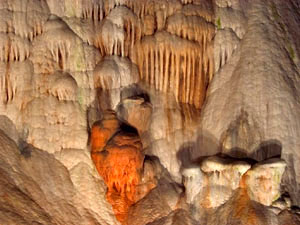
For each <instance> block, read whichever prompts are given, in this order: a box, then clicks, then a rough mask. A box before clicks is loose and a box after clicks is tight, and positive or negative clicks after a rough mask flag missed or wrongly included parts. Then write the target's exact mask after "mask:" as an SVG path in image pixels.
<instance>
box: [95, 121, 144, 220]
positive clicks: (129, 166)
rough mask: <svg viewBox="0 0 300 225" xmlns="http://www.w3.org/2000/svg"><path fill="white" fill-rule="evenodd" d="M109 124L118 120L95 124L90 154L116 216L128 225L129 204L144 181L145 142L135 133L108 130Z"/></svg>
mask: <svg viewBox="0 0 300 225" xmlns="http://www.w3.org/2000/svg"><path fill="white" fill-rule="evenodd" d="M108 124H114V125H115V124H116V123H115V122H113V123H112V121H102V122H101V123H98V124H95V125H94V126H93V129H92V154H91V156H92V159H93V162H94V164H95V166H96V168H97V170H98V173H99V174H100V175H101V176H102V177H103V179H104V181H105V183H106V185H107V188H108V190H107V193H106V198H107V200H108V202H109V203H110V204H111V205H112V207H113V210H114V212H115V215H116V217H117V219H118V220H119V221H120V222H121V223H122V224H126V219H127V213H128V210H129V207H130V206H131V205H132V204H134V203H135V202H136V200H137V197H136V196H137V195H136V187H137V185H139V183H140V180H141V178H140V176H141V170H142V168H143V161H144V155H143V153H142V143H141V141H140V138H139V136H138V135H137V134H136V133H129V132H124V131H118V130H119V128H118V127H117V129H116V127H114V128H113V129H111V130H109V129H108V128H107V127H106V126H107V125H108ZM99 125H101V126H102V127H100V126H99ZM112 130H115V133H113V132H111V131H112ZM94 132H95V133H94ZM98 139H100V140H98ZM107 141H108V142H107Z"/></svg>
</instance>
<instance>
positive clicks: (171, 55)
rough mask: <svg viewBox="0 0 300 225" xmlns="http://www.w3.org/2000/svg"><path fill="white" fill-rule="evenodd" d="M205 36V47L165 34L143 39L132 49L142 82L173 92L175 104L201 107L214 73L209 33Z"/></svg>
mask: <svg viewBox="0 0 300 225" xmlns="http://www.w3.org/2000/svg"><path fill="white" fill-rule="evenodd" d="M210 32H212V31H210ZM204 34H206V35H207V36H209V38H207V41H204V39H205V38H206V37H205V38H203V42H204V43H205V45H203V44H204V43H201V44H200V43H197V42H193V41H188V40H185V39H182V38H179V37H177V36H176V35H172V34H169V33H168V32H165V31H162V32H157V33H156V34H155V35H154V36H151V37H145V38H143V39H142V40H141V41H140V42H139V43H137V45H136V47H135V49H136V53H135V57H134V61H135V63H137V64H138V65H139V68H140V73H141V75H140V76H141V80H144V81H145V82H146V83H148V84H149V85H151V86H153V87H154V88H155V89H156V90H159V91H163V92H169V91H171V92H173V94H174V97H175V98H176V100H177V101H178V102H182V103H188V104H192V105H194V106H196V107H197V108H200V107H201V105H202V103H203V101H204V97H205V92H206V87H207V84H208V82H209V81H210V79H211V77H212V74H213V51H212V50H211V47H210V45H209V44H210V43H211V36H212V34H211V33H209V32H208V33H204ZM204 34H203V36H205V35H204ZM141 55H144V57H140V56H141ZM149 78H150V79H149Z"/></svg>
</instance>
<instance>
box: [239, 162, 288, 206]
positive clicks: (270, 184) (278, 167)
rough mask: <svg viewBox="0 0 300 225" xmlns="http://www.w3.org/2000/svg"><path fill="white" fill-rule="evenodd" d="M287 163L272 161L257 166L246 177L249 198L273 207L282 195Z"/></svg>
mask: <svg viewBox="0 0 300 225" xmlns="http://www.w3.org/2000/svg"><path fill="white" fill-rule="evenodd" d="M285 167H286V163H285V162H284V161H283V160H280V159H271V160H267V161H264V162H262V163H259V164H257V165H255V166H254V167H253V168H251V170H249V171H248V172H247V173H246V174H245V175H244V176H245V183H246V185H247V191H248V194H249V197H250V198H251V199H252V200H255V201H257V202H260V203H261V204H264V205H268V206H269V205H271V204H272V202H274V201H275V200H277V199H278V198H279V197H280V195H281V193H280V184H281V179H282V175H283V173H284V171H285Z"/></svg>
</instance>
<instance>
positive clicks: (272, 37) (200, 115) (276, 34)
mask: <svg viewBox="0 0 300 225" xmlns="http://www.w3.org/2000/svg"><path fill="white" fill-rule="evenodd" d="M299 9H300V5H299V3H298V1H297V0H288V1H284V2H283V1H280V0H267V1H259V0H253V1H252V0H251V1H250V0H181V1H180V0H169V1H167V0H162V1H161V0H140V1H135V0H75V1H74V0H63V1H61V0H40V1H38V0H25V1H24V0H13V1H11V0H2V1H0V114H1V118H0V122H1V123H0V129H1V130H2V131H3V132H4V133H5V135H8V136H9V137H10V138H11V139H12V140H13V141H14V142H15V143H16V146H17V148H19V151H20V154H21V155H22V156H21V160H29V161H33V162H35V161H38V160H40V159H35V158H34V157H31V156H29V157H28V158H26V159H23V158H22V157H25V156H23V155H26V154H27V149H32V150H30V151H38V152H39V151H41V152H42V153H39V154H42V155H45V156H41V157H42V158H43V157H45V160H48V157H50V158H51V157H53V159H52V158H51V160H52V161H53V163H54V164H55V168H56V167H57V168H58V169H57V170H59V171H60V170H66V171H65V172H63V175H61V176H62V177H64V178H65V179H69V180H70V185H69V184H63V185H69V186H70V187H67V189H70V190H72V191H73V192H74V194H73V196H76V197H71V199H72V201H74V202H75V203H74V204H75V205H76V207H75V209H70V210H71V211H72V210H73V211H74V213H75V214H76V213H77V214H79V215H83V219H82V221H84V222H82V223H84V224H97V222H95V221H98V222H99V221H100V222H99V223H101V224H102V223H103V224H117V223H118V222H117V220H116V219H115V218H114V216H113V208H111V206H110V205H109V204H108V203H107V202H106V200H105V194H104V192H106V190H105V188H106V186H109V185H108V183H109V181H108V180H107V179H106V180H105V178H104V181H105V182H103V181H102V177H101V176H99V174H98V173H97V169H98V170H99V168H98V167H97V165H96V167H97V169H96V167H95V165H94V163H93V160H92V158H91V155H90V152H91V149H93V144H95V143H97V144H99V143H100V142H101V141H100V142H98V139H99V138H98V137H97V138H98V139H97V140H96V141H95V142H93V138H92V129H93V125H95V124H97V121H98V123H99V121H101V120H102V119H103V118H104V117H105V113H106V112H107V111H113V112H114V113H115V114H116V116H117V118H118V120H119V121H121V122H122V123H126V124H127V125H129V126H132V127H134V128H135V129H136V131H137V132H136V134H135V135H138V139H139V140H140V141H141V144H142V147H141V149H140V151H141V152H142V155H143V156H146V158H145V161H144V163H145V165H146V164H147V166H141V165H139V167H143V170H144V168H146V167H148V166H149V168H151V169H149V171H151V172H149V171H148V170H146V169H145V171H148V172H149V173H153V174H156V173H157V174H160V175H159V176H158V175H155V176H154V175H151V176H150V175H149V174H148V175H147V173H148V172H147V173H146V172H145V171H144V172H143V173H141V174H140V175H141V176H145V177H151V178H149V180H147V181H143V182H144V183H143V185H144V186H143V188H144V187H145V190H143V191H141V193H144V195H146V193H147V194H148V192H149V191H150V190H152V188H153V187H157V188H156V189H155V188H154V191H151V192H150V193H149V196H152V197H151V198H153V199H159V197H158V196H160V195H161V194H160V191H161V190H164V188H166V186H167V187H168V188H169V189H172V190H173V192H171V193H173V194H172V196H163V195H162V199H164V198H165V199H166V200H162V202H161V203H159V204H158V205H157V208H156V209H155V210H157V212H156V211H155V212H151V213H150V214H153V215H157V217H155V219H159V220H158V222H155V221H154V216H153V218H152V217H151V218H141V220H140V221H136V223H137V224H146V222H147V223H150V222H153V224H159V223H165V224H168V223H170V224H171V222H168V221H172V220H173V218H177V217H178V216H179V217H180V215H185V216H186V218H188V219H187V220H188V221H189V223H191V224H193V223H195V221H194V220H198V221H199V220H201V221H202V220H203V221H206V222H207V223H208V224H218V223H220V221H213V220H212V221H210V220H207V218H206V219H204V217H205V216H204V215H200V214H197V212H193V213H192V214H193V215H195V216H192V217H191V218H190V217H188V216H187V215H186V212H190V211H192V210H191V208H189V207H187V206H185V204H182V202H185V203H186V202H188V204H190V205H192V208H193V207H194V208H196V209H199V208H201V207H204V208H205V207H206V206H209V207H213V208H214V207H219V202H218V201H217V202H215V201H216V199H215V196H219V194H218V193H219V189H218V188H216V189H214V188H215V187H216V186H222V187H223V186H226V188H228V189H226V191H224V193H221V194H220V196H221V197H220V199H221V201H223V200H224V202H223V203H225V202H226V201H228V206H224V207H225V208H224V209H220V210H219V211H216V212H214V213H216V214H218V213H219V214H222V213H225V212H227V211H229V209H227V208H226V207H229V208H230V205H232V204H235V203H234V202H236V201H242V200H243V201H244V200H245V198H246V199H247V201H246V203H245V204H248V200H249V199H251V201H252V200H253V201H255V202H259V203H260V204H261V203H262V204H264V201H260V200H258V197H257V195H255V194H254V195H252V194H249V196H248V194H247V195H244V192H241V193H239V194H236V195H234V194H233V193H234V191H235V190H236V188H239V187H240V186H239V184H238V185H236V186H234V188H233V187H232V186H230V185H229V184H228V183H226V182H225V184H224V182H223V180H222V181H220V182H221V184H220V183H218V182H219V181H216V180H215V178H214V176H213V175H212V177H210V176H208V175H205V174H204V175H203V174H202V172H203V168H202V167H201V166H199V165H200V162H202V160H203V158H205V157H208V156H213V155H216V154H219V155H220V154H221V155H222V157H223V156H226V157H227V156H228V157H232V158H238V159H240V160H244V159H245V158H247V159H248V160H253V161H251V162H252V164H251V166H253V165H254V164H255V163H257V162H265V160H268V159H269V158H272V157H276V158H281V159H283V160H284V161H285V163H286V169H285V173H284V176H283V178H282V183H281V187H280V188H279V189H280V190H279V189H278V190H277V189H276V188H275V189H276V190H277V191H276V194H278V193H280V194H282V193H288V195H289V196H290V198H291V204H292V205H294V206H298V207H299V206H300V197H299V196H300V168H299V159H300V152H299V149H300V139H299V137H300V116H299V115H300V102H299V99H300V80H299V77H300V66H299V65H300V64H299V62H300V61H299V49H300V42H299V38H298V37H299V35H300V28H299V26H298V24H299V20H300V19H299V18H300V15H299V11H300V10H299ZM100 136H101V135H100ZM125 136H126V135H125ZM101 137H102V136H101ZM101 137H100V139H101ZM101 140H102V139H101ZM100 144H101V143H100ZM106 144H107V143H106V141H105V143H103V145H104V146H106ZM4 146H6V145H4ZM108 146H109V145H108ZM37 149H38V150H37ZM1 151H3V152H5V151H6V150H5V148H3V149H2V150H1ZM14 151H15V153H14V155H12V156H10V157H11V158H15V157H17V158H18V157H19V156H17V151H16V150H14ZM11 154H12V153H11ZM29 155H30V154H29ZM33 155H34V154H33ZM39 157H40V156H39ZM147 157H150V158H151V160H150V159H149V158H147ZM154 159H155V160H154ZM52 161H51V163H50V164H52ZM94 161H96V160H94ZM100 161H101V163H103V160H102V159H101V160H100ZM158 161H159V162H158ZM253 162H255V163H253ZM222 163H223V161H222ZM222 163H221V164H222ZM56 164H57V165H56ZM58 164H59V165H58ZM96 164H97V163H96ZM3 165H4V164H3ZM5 165H7V166H8V165H10V166H11V164H10V163H7V164H5ZM272 165H273V164H272ZM276 165H277V164H276ZM280 165H281V164H280ZM26 166H27V165H26V163H25V164H24V165H23V164H21V166H20V170H21V169H22V168H23V167H26ZM33 166H35V165H33ZM251 166H250V167H249V168H251ZM60 167H62V168H64V167H65V169H61V168H60ZM271 167H272V168H273V166H271ZM1 168H2V167H1ZM3 168H4V166H3ZM80 168H86V169H85V171H86V173H87V174H89V175H88V178H86V179H87V182H90V187H89V185H86V186H85V185H83V186H82V185H81V183H80V180H81V179H82V176H81V175H79V174H80V170H81V169H80ZM247 168H248V167H247ZM249 168H248V169H249ZM6 169H7V168H6ZM157 171H160V172H157ZM162 171H163V172H162ZM213 171H214V170H213ZM218 171H219V170H218ZM222 171H223V170H222ZM226 171H227V170H226ZM99 172H100V174H101V171H99ZM206 172H207V171H206ZM6 173H8V172H7V171H6V172H3V174H6ZM27 173H31V171H28V172H27ZM207 173H211V171H209V172H207ZM225 174H231V172H226V173H225ZM269 174H273V172H270V173H269ZM25 175H26V173H24V176H25ZM102 175H103V174H102ZM231 175H232V174H231ZM3 176H4V175H3ZM5 176H8V177H10V179H13V180H14V178H12V177H13V175H7V174H6V175H5ZM49 176H50V177H51V175H49ZM207 176H208V177H210V178H207ZM224 176H227V175H224ZM262 176H265V175H262ZM272 176H273V175H272ZM153 177H156V178H155V179H154V178H153ZM187 177H194V178H193V179H195V182H196V183H195V184H194V183H188V182H187V180H186V179H187ZM22 179H23V178H22ZM145 179H146V178H145ZM147 179H148V178H147ZM236 179H237V183H239V182H240V180H242V181H243V178H241V177H239V176H237V177H236ZM91 180H93V182H92V181H91ZM204 180H205V182H206V183H205V182H204ZM280 180H281V176H280ZM242 181H241V182H242ZM36 182H37V184H38V185H39V184H41V183H42V182H44V181H43V179H41V180H38V181H36ZM55 182H56V181H55ZM57 182H58V183H59V182H60V181H57ZM207 182H208V183H209V184H211V183H212V184H213V185H207V184H208V183H207ZM253 182H254V181H253ZM8 183H9V182H8ZM12 183H13V182H12ZM125 183H126V182H125ZM166 183H167V184H168V185H170V186H168V185H166ZM250 183H251V182H250ZM279 183H280V182H279ZM14 185H15V186H17V187H19V186H20V185H21V186H22V184H20V183H18V182H17V183H16V184H14ZM60 185H62V184H60ZM93 185H94V186H93ZM147 185H148V186H147ZM187 185H188V186H187ZM195 185H196V187H195ZM228 185H229V186H230V187H228ZM12 186H13V185H12ZM92 186H93V187H97V188H95V189H98V190H90V188H91V189H92V188H93V187H92ZM183 186H186V187H185V188H191V190H186V193H184V192H183V189H182V187H183ZM211 186H213V188H211ZM246 186H247V185H246ZM248 186H251V185H250V184H248ZM168 188H167V189H168ZM275 189H274V190H275ZM12 190H13V189H12V188H11V189H8V192H13V191H12ZM42 190H43V189H42ZM45 190H46V189H45ZM247 190H248V189H247ZM249 190H250V189H249ZM33 192H34V190H33ZM54 192H55V191H54ZM199 192H203V193H206V194H203V195H201V196H198V194H199ZM208 192H211V193H214V194H215V196H214V194H208ZM29 193H31V192H29ZM251 193H252V192H251ZM25 195H28V193H27V192H26V194H25ZM46 195H48V194H46ZM96 195H99V196H100V197H98V198H95V197H94V196H96ZM141 195H142V194H141ZM170 195H171V194H170ZM82 196H89V197H88V201H87V205H86V206H84V205H82V204H81V200H80V199H82V198H83V197H82ZM147 196H148V195H147ZM180 196H186V198H187V199H185V197H183V198H182V199H181V197H180ZM196 196H198V197H196ZM209 196H213V197H212V199H210V197H209ZM232 196H233V197H232ZM245 196H247V197H245ZM253 196H254V197H253ZM143 197H145V196H143ZM230 197H232V199H231V200H230V201H229V198H230ZM248 197H249V198H248ZM276 197H277V198H278V197H279V196H276ZM141 198H142V197H141ZM96 199H98V200H97V201H99V202H101V204H102V202H105V204H104V203H103V204H104V205H105V206H102V208H101V206H99V205H97V203H96ZM99 199H101V200H99ZM153 199H152V200H151V199H150V197H148V198H147V197H145V198H142V201H141V202H142V203H137V204H136V205H134V207H133V208H132V209H130V210H129V213H131V215H139V214H141V213H142V211H143V210H144V209H143V207H144V206H145V205H148V204H150V205H155V204H157V201H159V200H157V201H155V200H153ZM170 199H171V200H172V201H174V202H176V204H175V203H174V202H172V201H171V200H170ZM183 199H184V200H183ZM195 199H198V200H197V201H204V203H203V204H200V205H199V204H198V203H196V202H195V201H196V200H195ZM199 199H200V200H199ZM207 199H208V200H207ZM36 201H38V200H36V199H35V198H33V202H36ZM46 201H48V202H52V201H54V200H53V199H49V200H45V202H46ZM65 201H67V202H69V201H71V200H69V198H67V197H66V199H65ZM207 202H209V204H208V203H207ZM177 203H178V204H177ZM206 203H207V204H206ZM41 204H44V203H41ZM143 204H144V205H143ZM254 205H255V204H254ZM268 205H270V204H268ZM252 206H253V205H251V207H252ZM14 207H15V208H13V209H14V210H17V209H18V207H17V206H14ZM34 207H35V206H34ZM47 207H48V206H47ZM47 207H45V208H44V209H43V210H44V211H46V212H47V213H48V214H47V215H48V216H46V217H45V221H46V220H47V218H48V217H49V218H48V219H49V221H50V220H51V218H52V219H53V218H57V221H56V220H55V219H54V220H53V221H52V222H51V223H54V224H59V223H66V224H72V223H73V222H72V221H76V220H75V219H74V220H72V219H70V221H67V222H66V220H64V219H63V218H60V217H57V216H58V215H57V214H56V213H55V212H54V211H53V212H52V211H51V210H52V208H51V207H52V206H49V207H48V208H47ZM59 207H60V206H59ZM159 207H161V212H160V210H158V209H159ZM209 207H208V208H209ZM251 207H250V208H251ZM253 207H254V208H255V209H258V208H260V206H257V207H256V206H253ZM100 208H101V210H102V211H103V210H104V211H105V213H104V216H101V215H100V216H99V214H98V212H102V211H101V210H100ZM34 209H35V208H34ZM178 209H180V210H184V211H183V212H182V211H180V210H179V211H176V210H178ZM43 210H40V209H38V213H41V212H43ZM99 210H100V211H99ZM2 211H3V210H2ZM10 211H13V210H10ZM73 211H72V212H73ZM196 211H197V210H196ZM254 211H255V210H254ZM35 213H36V212H35ZM207 213H208V212H207ZM146 214H147V213H146ZM148 214H149V213H148ZM226 215H227V214H226ZM265 215H266V217H270V215H269V214H268V213H267V212H266V214H265ZM21 217H22V218H23V215H22V216H20V218H21ZM3 218H4V217H3ZM5 218H8V217H5ZM132 218H133V217H130V216H129V217H128V220H129V221H131V220H133V219H132ZM283 218H285V217H283ZM23 220H24V221H25V222H24V221H23V222H24V223H25V224H26V222H28V221H30V219H28V218H27V217H26V218H25V219H24V218H23ZM88 220H90V222H87V221H88ZM20 221H21V220H20ZM32 221H33V220H31V222H32ZM62 221H63V222H62ZM103 221H106V222H103ZM159 221H163V222H159ZM262 221H264V220H263V219H262ZM37 222H38V221H37ZM39 223H42V224H43V223H46V222H39ZM47 223H48V222H47ZM49 223H50V222H49ZM131 223H132V224H133V223H135V221H132V222H131ZM262 223H263V222H262ZM266 223H270V224H276V223H278V221H277V222H276V221H275V222H274V221H273V222H272V221H271V222H266ZM228 224H231V222H230V220H228Z"/></svg>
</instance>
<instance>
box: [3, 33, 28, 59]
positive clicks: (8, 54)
mask: <svg viewBox="0 0 300 225" xmlns="http://www.w3.org/2000/svg"><path fill="white" fill-rule="evenodd" d="M30 46H31V44H30V43H29V41H28V40H27V39H22V38H21V37H18V36H17V35H15V34H12V33H9V34H6V33H0V61H4V62H8V61H21V62H22V61H24V60H26V59H27V58H28V57H29V49H30Z"/></svg>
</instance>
